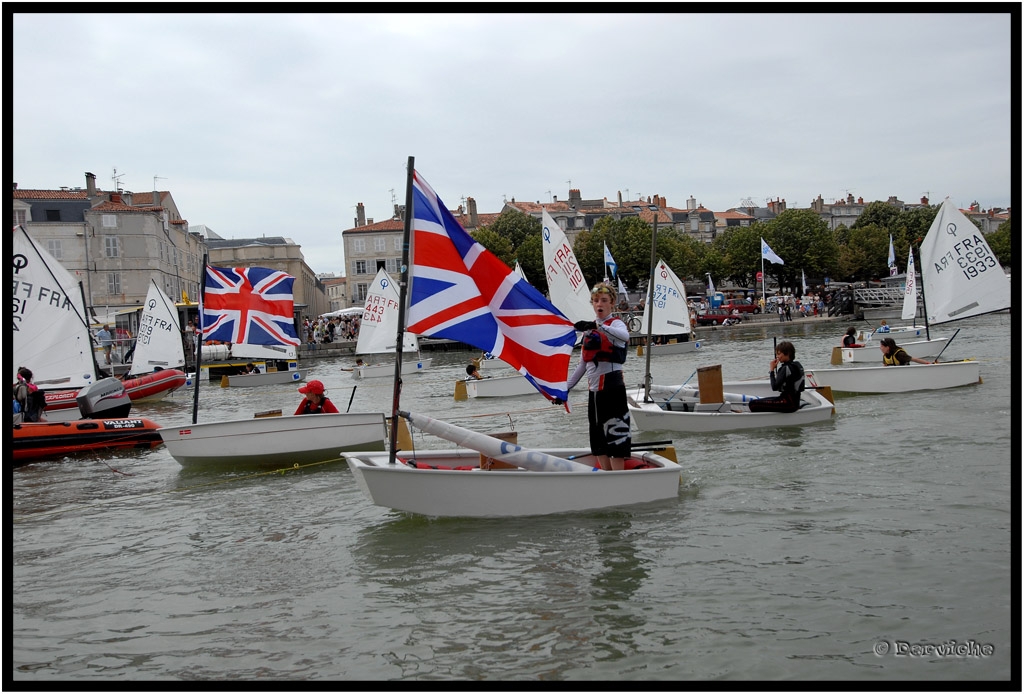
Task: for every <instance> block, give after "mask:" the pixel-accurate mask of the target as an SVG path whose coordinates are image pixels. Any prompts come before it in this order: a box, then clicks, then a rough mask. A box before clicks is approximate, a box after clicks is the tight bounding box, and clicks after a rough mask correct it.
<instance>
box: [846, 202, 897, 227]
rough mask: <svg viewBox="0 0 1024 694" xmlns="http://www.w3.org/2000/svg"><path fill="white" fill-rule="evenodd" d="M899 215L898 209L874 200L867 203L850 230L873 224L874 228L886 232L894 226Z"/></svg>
mask: <svg viewBox="0 0 1024 694" xmlns="http://www.w3.org/2000/svg"><path fill="white" fill-rule="evenodd" d="M900 214H901V212H900V209H899V208H898V207H895V206H894V205H891V204H889V203H887V202H882V201H880V200H876V201H875V202H869V203H868V204H867V205H866V206H865V207H864V211H863V212H861V213H860V216H859V217H857V220H856V221H855V222H854V223H853V226H852V227H850V228H851V229H859V228H860V227H864V226H868V225H870V224H874V225H875V226H877V227H880V228H882V229H885V230H887V231H888V230H889V229H892V228H893V227H894V226H895V223H896V219H897V218H898V217H899V216H900Z"/></svg>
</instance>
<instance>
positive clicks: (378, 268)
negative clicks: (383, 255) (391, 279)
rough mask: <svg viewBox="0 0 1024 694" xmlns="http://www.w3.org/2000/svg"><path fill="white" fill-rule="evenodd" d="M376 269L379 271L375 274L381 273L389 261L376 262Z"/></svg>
mask: <svg viewBox="0 0 1024 694" xmlns="http://www.w3.org/2000/svg"><path fill="white" fill-rule="evenodd" d="M376 267H377V270H376V271H375V272H379V271H380V270H383V269H384V268H385V267H387V261H386V260H378V261H376Z"/></svg>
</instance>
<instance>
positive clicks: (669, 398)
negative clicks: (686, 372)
mask: <svg viewBox="0 0 1024 694" xmlns="http://www.w3.org/2000/svg"><path fill="white" fill-rule="evenodd" d="M696 375H697V370H696V369H694V370H693V373H692V374H690V378H693V377H694V376H696ZM690 378H688V379H686V380H685V381H683V384H682V385H681V386H679V387H678V388H677V389H676V392H674V393H672V395H670V396H668V400H666V401H665V402H669V400H671V399H672V398H674V397H675V396H677V395H679V391H681V390H682V389H683V388H685V387H686V384H687V383H689V382H690Z"/></svg>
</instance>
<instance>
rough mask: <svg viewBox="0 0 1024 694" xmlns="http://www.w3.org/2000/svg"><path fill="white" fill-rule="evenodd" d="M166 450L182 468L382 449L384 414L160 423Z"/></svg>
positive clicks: (297, 460) (275, 462)
mask: <svg viewBox="0 0 1024 694" xmlns="http://www.w3.org/2000/svg"><path fill="white" fill-rule="evenodd" d="M159 433H160V436H161V437H162V438H163V441H164V444H165V445H166V446H167V451H168V452H169V453H170V454H171V457H173V458H174V459H175V460H176V461H178V463H179V464H180V465H181V466H182V467H194V466H210V467H214V466H229V467H267V466H289V465H294V464H300V465H301V464H306V463H314V462H323V461H327V460H333V459H336V458H340V457H341V451H343V450H383V449H384V446H385V443H386V441H387V439H388V436H387V427H386V425H385V420H384V415H383V414H382V413H380V412H375V413H336V414H310V415H299V416H285V417H260V418H253V419H239V420H233V421H227V422H207V423H201V424H185V425H182V426H176V427H164V428H162V429H160V431H159Z"/></svg>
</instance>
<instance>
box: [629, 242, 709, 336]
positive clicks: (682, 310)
mask: <svg viewBox="0 0 1024 694" xmlns="http://www.w3.org/2000/svg"><path fill="white" fill-rule="evenodd" d="M652 304H653V313H652ZM652 316H653V320H651V317H652ZM640 321H641V329H643V330H647V326H648V322H649V321H651V331H650V332H651V335H652V336H654V335H657V336H660V337H662V338H667V337H668V336H670V335H671V336H674V338H673V341H672V342H666V343H665V344H657V343H655V344H653V345H649V346H648V349H650V351H651V355H652V356H658V355H663V354H683V353H687V352H695V351H696V350H698V349H700V346H701V345H700V342H699V341H697V340H690V339H689V338H690V337H691V336H692V335H693V325H692V324H691V323H690V309H689V307H688V306H687V305H686V291H685V290H684V289H683V283H682V282H680V281H679V277H677V276H676V273H674V272H673V271H672V268H670V267H669V266H668V264H667V263H665V261H664V260H659V261H658V265H657V266H656V267H655V269H654V300H653V301H646V302H644V314H643V317H642V318H641V319H640ZM637 354H638V355H642V354H643V347H638V348H637Z"/></svg>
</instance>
